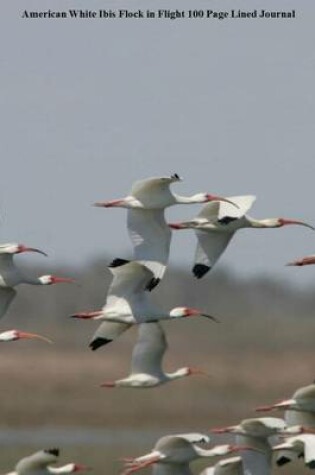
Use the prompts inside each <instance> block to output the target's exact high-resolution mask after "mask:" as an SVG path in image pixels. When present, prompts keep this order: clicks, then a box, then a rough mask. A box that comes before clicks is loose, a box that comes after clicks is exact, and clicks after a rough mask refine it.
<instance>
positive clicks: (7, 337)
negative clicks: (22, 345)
mask: <svg viewBox="0 0 315 475" xmlns="http://www.w3.org/2000/svg"><path fill="white" fill-rule="evenodd" d="M22 339H38V340H42V341H46V342H47V343H52V341H51V340H49V339H48V338H46V337H44V336H41V335H38V334H37V333H28V332H22V331H20V330H7V331H5V332H2V333H0V342H1V341H16V340H22Z"/></svg>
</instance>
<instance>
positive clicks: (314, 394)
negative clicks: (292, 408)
mask: <svg viewBox="0 0 315 475" xmlns="http://www.w3.org/2000/svg"><path fill="white" fill-rule="evenodd" d="M292 399H302V400H303V399H314V400H315V384H310V385H309V386H303V387H302V388H299V389H297V390H296V391H295V393H294V394H293V396H292Z"/></svg>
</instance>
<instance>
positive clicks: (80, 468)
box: [73, 463, 93, 472]
mask: <svg viewBox="0 0 315 475" xmlns="http://www.w3.org/2000/svg"><path fill="white" fill-rule="evenodd" d="M91 470H93V468H92V467H89V466H88V465H82V464H81V463H75V464H74V467H73V471H74V472H90V471H91Z"/></svg>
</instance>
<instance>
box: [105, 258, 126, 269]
mask: <svg viewBox="0 0 315 475" xmlns="http://www.w3.org/2000/svg"><path fill="white" fill-rule="evenodd" d="M128 262H130V261H127V259H120V258H119V257H117V258H116V259H114V260H113V261H112V262H111V263H110V264H109V266H108V267H120V266H124V265H125V264H128Z"/></svg>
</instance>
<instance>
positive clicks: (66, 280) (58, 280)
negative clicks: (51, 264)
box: [51, 276, 77, 284]
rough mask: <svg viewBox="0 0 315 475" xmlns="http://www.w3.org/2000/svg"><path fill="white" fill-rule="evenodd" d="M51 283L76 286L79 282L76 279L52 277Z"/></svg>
mask: <svg viewBox="0 0 315 475" xmlns="http://www.w3.org/2000/svg"><path fill="white" fill-rule="evenodd" d="M51 283H52V284H62V283H68V284H75V283H77V281H76V280H75V279H71V278H70V277H56V276H52V277H51Z"/></svg>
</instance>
